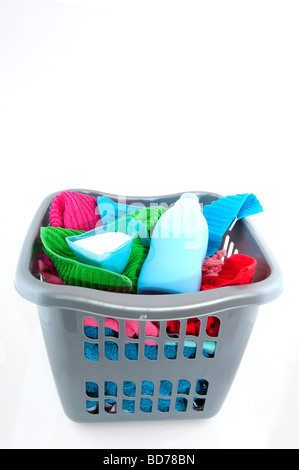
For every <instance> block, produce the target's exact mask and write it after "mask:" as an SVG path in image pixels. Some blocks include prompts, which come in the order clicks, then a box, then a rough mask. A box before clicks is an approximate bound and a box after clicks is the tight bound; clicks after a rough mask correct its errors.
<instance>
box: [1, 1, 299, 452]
mask: <svg viewBox="0 0 299 470" xmlns="http://www.w3.org/2000/svg"><path fill="white" fill-rule="evenodd" d="M298 24H299V5H298V1H296V0H295V1H289V0H283V1H276V0H271V1H265V0H258V1H256V0H250V1H242V0H237V1H230V0H229V1H223V0H221V1H216V0H215V1H205V2H203V1H200V0H196V1H193V0H183V1H182V0H171V1H166V0H149V1H144V0H138V1H131V0H121V1H116V0H110V1H109V0H105V1H104V0H98V1H96V0H84V1H83V0H64V1H61V2H58V1H55V2H54V1H51V0H0V84H1V89H0V132H1V136H0V152H1V163H2V165H1V184H0V191H1V197H0V201H1V212H0V214H1V231H0V236H1V245H0V246H1V270H0V279H1V292H0V302H1V309H0V380H1V387H0V447H2V448H87V449H92V448H103V449H113V448H123V449H124V448H127V449H134V448H146V449H151V448H155V449H159V448H168V449H179V448H185V449H191V448H196V449H202V448H211V449H212V448H266V449H276V448H298V447H299V435H298V419H299V405H298V402H299V400H298V387H299V377H298V370H299V369H298V366H299V346H298V328H299V309H298V299H297V293H298V169H297V167H296V161H297V159H298V150H299V146H298V124H299V117H298V113H299V111H298V110H299V94H298V89H299V87H298V83H299V68H298V44H299V28H298ZM69 188H78V189H79V188H84V189H94V190H99V191H103V192H108V193H112V194H116V195H131V196H146V195H163V194H170V193H175V192H181V191H186V190H192V191H193V190H194V191H197V190H199V191H200V190H202V191H211V192H216V193H220V194H222V195H228V194H237V193H244V192H252V193H254V194H255V195H256V196H257V197H258V198H259V200H260V201H261V203H262V205H263V207H264V212H263V213H262V214H258V215H256V216H252V222H253V223H254V224H255V225H256V227H257V228H258V230H259V231H260V232H261V233H262V235H263V237H264V239H265V240H266V241H267V243H268V244H269V246H270V248H271V250H272V252H273V253H274V255H275V257H276V259H277V260H278V262H279V264H280V266H281V269H282V271H283V275H284V293H283V295H281V296H280V297H279V298H278V299H277V300H275V301H274V302H271V303H269V304H267V305H265V306H262V307H261V309H260V313H259V315H258V319H257V322H256V324H255V327H254V330H253V332H252V335H251V337H250V341H249V344H248V347H247V349H246V351H245V355H244V358H243V361H242V363H241V365H240V368H239V371H238V373H237V376H236V378H235V381H234V383H233V385H232V388H231V390H230V393H229V396H228V398H227V400H226V401H225V404H224V405H223V408H222V409H221V411H220V412H219V413H218V415H217V416H215V417H214V418H212V419H211V420H205V421H201V420H199V421H194V422H193V421H192V422H188V421H180V422H176V421H169V422H168V421H161V422H150V423H148V422H143V423H134V422H132V423H129V424H127V423H122V424H117V425H115V424H112V425H109V424H108V425H107V424H97V425H88V424H78V423H74V422H72V421H70V420H69V419H68V418H67V417H66V416H65V415H64V413H63V411H62V408H61V406H60V402H59V399H58V397H57V393H56V389H55V386H54V384H53V379H52V376H51V372H50V368H49V364H48V358H47V355H46V352H45V348H44V343H43V339H42V336H41V330H40V326H39V323H38V317H37V311H36V307H35V305H34V304H31V303H29V302H27V301H25V300H24V299H22V298H21V297H20V296H19V295H18V294H17V293H16V291H15V289H14V275H15V269H16V263H17V260H18V256H19V252H20V249H21V244H22V242H23V239H24V236H25V234H26V231H27V229H28V226H29V224H30V222H31V219H32V217H33V216H34V214H35V211H36V210H37V208H38V206H39V204H40V202H41V201H42V199H43V198H44V197H46V196H47V195H48V194H50V193H52V192H54V191H59V190H62V189H69Z"/></svg>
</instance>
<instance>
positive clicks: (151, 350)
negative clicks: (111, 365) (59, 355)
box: [84, 324, 196, 361]
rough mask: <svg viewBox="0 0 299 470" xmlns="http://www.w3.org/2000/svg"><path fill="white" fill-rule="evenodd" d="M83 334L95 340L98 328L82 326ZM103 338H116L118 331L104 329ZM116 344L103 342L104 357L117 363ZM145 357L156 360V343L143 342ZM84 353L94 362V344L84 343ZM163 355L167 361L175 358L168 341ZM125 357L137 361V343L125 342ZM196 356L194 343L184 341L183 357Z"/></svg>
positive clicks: (172, 344) (174, 351) (174, 346)
mask: <svg viewBox="0 0 299 470" xmlns="http://www.w3.org/2000/svg"><path fill="white" fill-rule="evenodd" d="M84 333H85V335H86V336H87V337H88V338H97V337H98V328H97V327H96V326H92V325H88V324H87V325H86V324H85V326H84ZM105 336H109V337H112V338H113V336H115V337H116V338H117V337H118V331H116V330H113V329H111V328H108V327H105ZM116 346H117V345H116V343H114V342H113V341H105V356H106V357H107V358H108V359H110V360H112V361H117V360H118V354H119V352H118V348H117V347H116ZM144 347H145V356H146V357H147V358H150V359H156V357H157V350H158V346H157V344H156V343H151V342H150V343H149V344H148V343H147V341H146V342H145V346H144ZM84 352H85V356H86V357H87V358H88V359H89V358H90V359H91V360H94V357H95V354H96V352H95V345H94V343H88V342H87V343H85V345H84ZM164 354H165V356H166V357H167V358H168V359H173V358H175V357H176V344H174V343H172V342H170V341H168V342H166V343H165V349H164ZM125 355H126V357H127V358H128V359H131V360H137V359H138V343H130V342H126V343H125ZM195 355H196V346H194V343H193V342H192V341H189V342H188V340H186V341H185V345H184V356H185V357H186V358H189V359H191V358H194V357H195Z"/></svg>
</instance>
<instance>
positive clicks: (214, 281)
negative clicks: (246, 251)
mask: <svg viewBox="0 0 299 470" xmlns="http://www.w3.org/2000/svg"><path fill="white" fill-rule="evenodd" d="M255 267H256V260H255V259H254V258H251V257H250V256H246V255H240V254H236V255H232V256H230V257H229V258H226V260H225V261H224V263H223V267H222V269H221V271H219V273H218V276H207V275H205V274H203V275H202V282H201V290H208V289H215V288H216V287H225V286H234V285H237V284H250V283H251V282H252V281H253V276H254V272H255Z"/></svg>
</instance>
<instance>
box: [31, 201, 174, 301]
mask: <svg viewBox="0 0 299 470" xmlns="http://www.w3.org/2000/svg"><path fill="white" fill-rule="evenodd" d="M165 210H166V209H165V208H164V207H152V208H145V209H141V210H138V211H136V212H134V213H132V214H130V215H129V216H125V217H133V218H135V219H136V220H141V221H142V222H143V223H144V225H145V227H146V228H147V230H148V232H149V234H150V232H151V231H152V228H153V226H154V225H155V224H156V222H157V220H158V219H159V218H160V217H161V215H162V214H163V212H165ZM116 223H117V221H116ZM82 233H84V231H82V230H73V229H65V228H60V227H41V229H40V237H41V242H42V247H43V250H44V252H45V253H46V255H48V256H49V258H50V259H51V260H52V262H53V264H54V266H55V268H56V270H57V272H58V274H59V277H60V278H61V279H62V281H63V282H65V283H66V284H69V285H73V286H80V287H89V288H93V289H100V290H108V291H113V292H131V293H132V294H135V293H136V292H137V281H138V277H139V274H140V271H141V268H142V265H143V263H144V261H145V258H146V256H147V254H148V250H149V248H148V247H144V246H143V244H142V243H141V241H140V239H139V238H138V237H136V238H135V239H134V241H133V245H132V250H131V254H130V257H129V261H128V263H127V266H126V268H125V270H124V272H123V274H117V273H113V272H111V271H107V270H105V269H102V268H99V267H95V266H89V265H87V264H84V263H80V262H79V261H77V260H76V257H75V254H74V253H73V251H72V250H71V249H70V248H69V246H68V244H67V242H66V240H65V239H66V237H69V236H72V235H80V234H82Z"/></svg>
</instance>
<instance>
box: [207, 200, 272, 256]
mask: <svg viewBox="0 0 299 470" xmlns="http://www.w3.org/2000/svg"><path fill="white" fill-rule="evenodd" d="M262 211H263V208H262V206H261V204H260V202H259V200H258V199H257V198H256V196H255V195H254V194H252V193H245V194H236V195H235V196H225V197H221V198H219V199H217V201H213V202H212V203H211V204H208V205H206V206H204V207H203V215H204V217H205V219H206V221H207V224H208V227H209V242H208V249H207V255H206V256H207V257H209V256H212V255H213V254H214V253H216V252H217V251H218V250H219V248H220V246H221V243H222V238H223V235H224V234H225V232H226V231H227V230H228V229H229V227H230V226H231V224H232V223H233V221H234V220H235V219H237V220H239V219H242V218H243V217H247V216H250V215H253V214H257V213H259V212H262Z"/></svg>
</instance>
